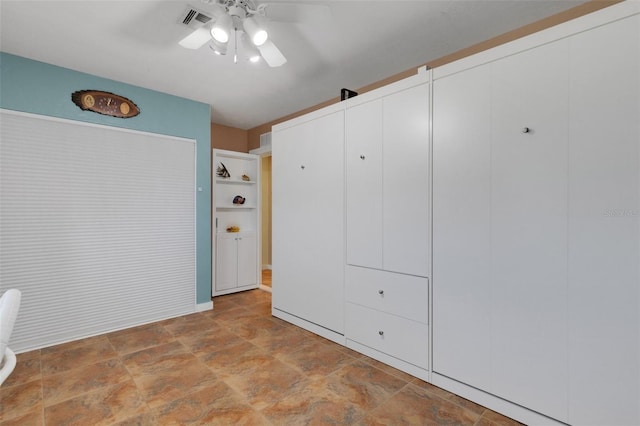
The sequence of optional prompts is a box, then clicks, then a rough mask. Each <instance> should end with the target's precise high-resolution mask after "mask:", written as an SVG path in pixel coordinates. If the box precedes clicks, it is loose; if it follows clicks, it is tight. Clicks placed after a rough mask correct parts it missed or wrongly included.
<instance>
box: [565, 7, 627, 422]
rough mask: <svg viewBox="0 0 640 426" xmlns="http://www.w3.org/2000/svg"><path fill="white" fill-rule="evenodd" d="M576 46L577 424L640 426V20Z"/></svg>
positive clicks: (572, 325) (584, 37) (572, 223)
mask: <svg viewBox="0 0 640 426" xmlns="http://www.w3.org/2000/svg"><path fill="white" fill-rule="evenodd" d="M569 42H570V70H571V72H570V79H569V87H570V99H571V105H570V108H569V111H570V121H569V122H570V129H569V134H570V137H571V143H570V149H569V154H570V157H569V161H570V164H571V169H570V175H569V188H570V191H571V192H570V193H571V197H570V200H569V212H570V215H569V253H570V257H569V267H568V272H569V291H570V296H571V297H570V299H569V304H568V309H569V318H568V320H569V340H568V342H569V362H568V369H569V379H570V380H569V382H570V388H569V398H570V399H569V421H570V423H572V424H576V425H578V424H579V425H602V424H608V425H637V424H640V404H639V403H638V401H640V16H639V15H636V16H633V17H630V18H625V19H622V20H620V21H617V22H615V23H612V24H609V25H606V26H602V27H599V28H595V29H593V30H591V31H586V32H584V33H581V34H578V35H576V36H574V37H571V38H570V39H569ZM596 378H597V379H596Z"/></svg>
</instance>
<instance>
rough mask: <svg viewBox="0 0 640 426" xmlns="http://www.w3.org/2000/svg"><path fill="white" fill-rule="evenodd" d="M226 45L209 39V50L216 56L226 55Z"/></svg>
mask: <svg viewBox="0 0 640 426" xmlns="http://www.w3.org/2000/svg"><path fill="white" fill-rule="evenodd" d="M227 45H228V43H220V42H219V41H218V40H216V39H215V38H214V39H211V44H209V48H210V49H211V50H213V52H214V53H215V54H216V55H226V54H227Z"/></svg>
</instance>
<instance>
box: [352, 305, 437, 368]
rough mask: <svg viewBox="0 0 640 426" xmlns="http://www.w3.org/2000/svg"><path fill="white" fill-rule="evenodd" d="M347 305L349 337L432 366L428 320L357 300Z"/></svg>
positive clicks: (394, 355) (396, 355)
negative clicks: (416, 318)
mask: <svg viewBox="0 0 640 426" xmlns="http://www.w3.org/2000/svg"><path fill="white" fill-rule="evenodd" d="M346 305H347V306H346V322H345V326H346V327H345V331H346V333H345V335H346V338H347V339H350V340H353V341H355V342H358V343H360V344H362V345H365V346H369V347H370V348H372V349H375V350H377V351H380V352H383V353H385V354H387V355H390V356H393V357H395V358H398V359H401V360H403V361H405V362H408V363H410V364H413V365H416V366H418V367H421V368H428V367H427V360H428V341H429V328H428V326H427V325H426V324H421V323H419V322H415V321H411V320H408V319H405V318H400V317H397V316H395V315H390V314H386V313H384V312H380V311H376V310H373V309H369V308H365V307H363V306H360V305H355V304H353V303H347V304H346Z"/></svg>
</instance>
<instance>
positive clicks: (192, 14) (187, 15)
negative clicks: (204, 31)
mask: <svg viewBox="0 0 640 426" xmlns="http://www.w3.org/2000/svg"><path fill="white" fill-rule="evenodd" d="M178 21H179V22H181V23H183V24H184V25H186V26H188V27H189V28H198V27H200V26H202V24H206V23H207V22H209V21H211V17H210V16H208V15H206V14H205V13H203V12H200V11H199V10H197V9H195V8H193V7H191V6H189V7H187V10H185V11H184V13H183V14H182V15H180V18H179V20H178Z"/></svg>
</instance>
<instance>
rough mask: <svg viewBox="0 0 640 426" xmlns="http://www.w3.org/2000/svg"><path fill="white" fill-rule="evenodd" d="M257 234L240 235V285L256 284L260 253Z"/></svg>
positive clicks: (238, 250) (238, 249)
mask: <svg viewBox="0 0 640 426" xmlns="http://www.w3.org/2000/svg"><path fill="white" fill-rule="evenodd" d="M257 247H258V245H257V240H256V234H254V233H243V234H241V235H239V236H238V248H237V252H238V287H242V286H247V285H252V284H256V277H257V276H258V264H257V263H256V261H255V259H256V256H257V255H258V249H257Z"/></svg>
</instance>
